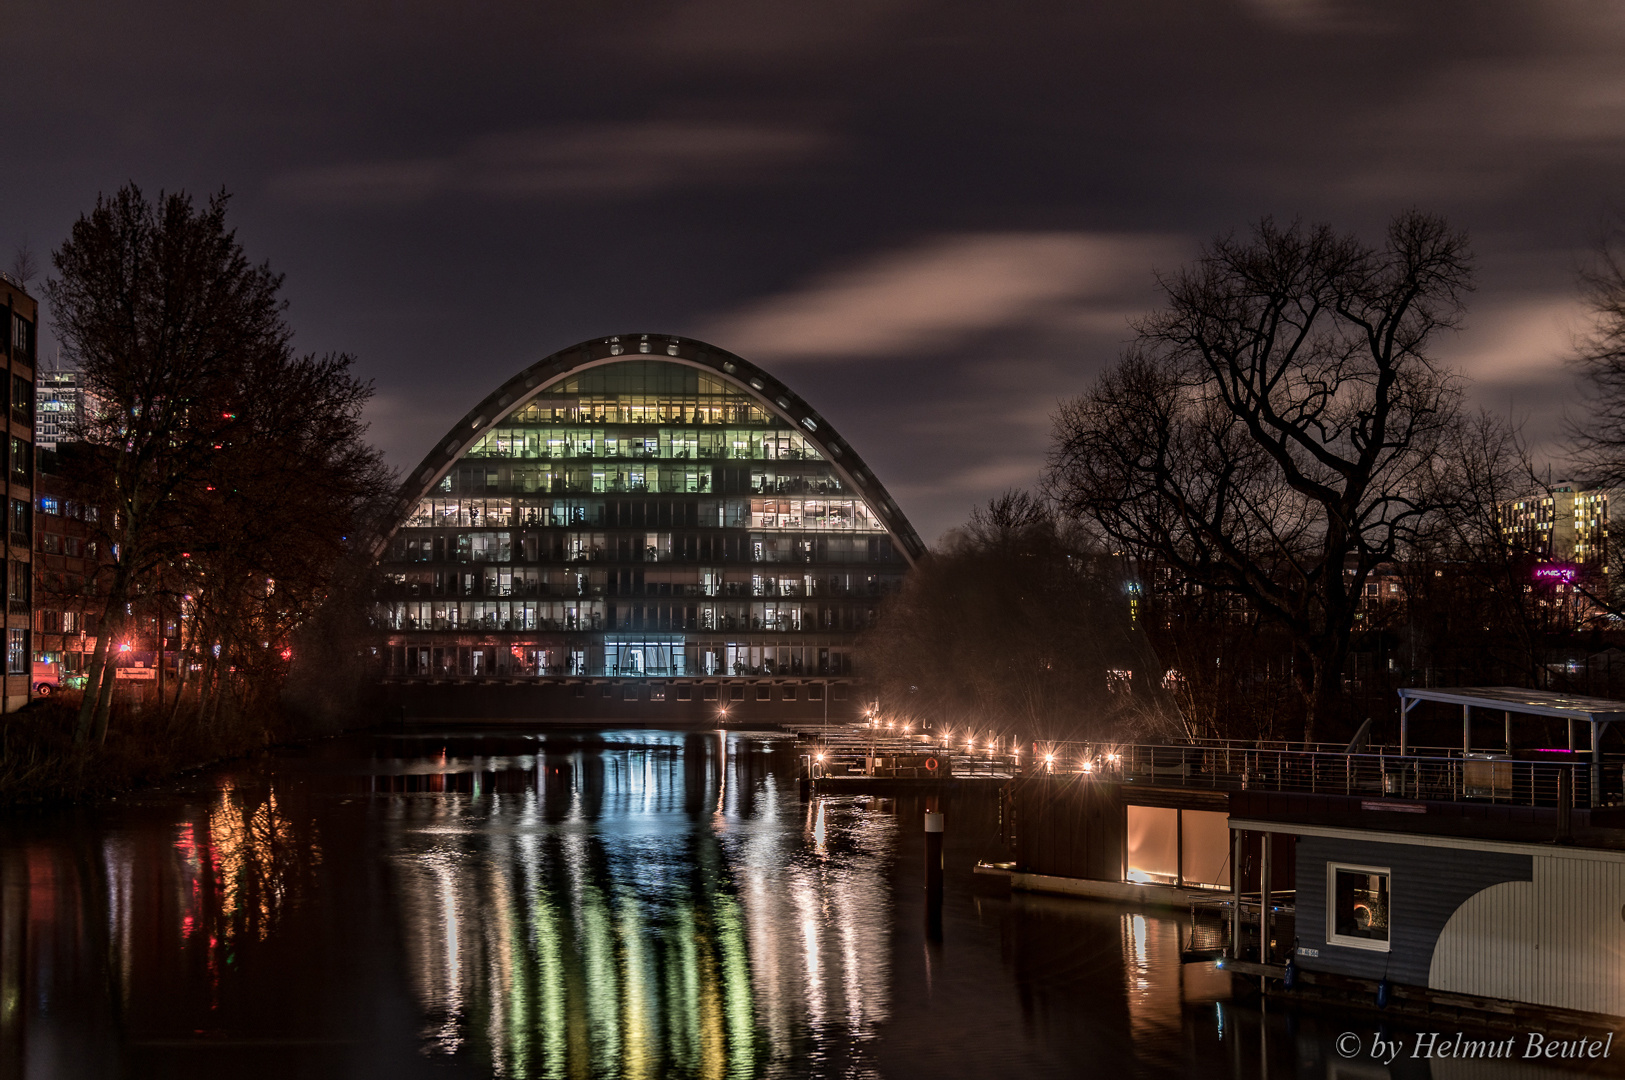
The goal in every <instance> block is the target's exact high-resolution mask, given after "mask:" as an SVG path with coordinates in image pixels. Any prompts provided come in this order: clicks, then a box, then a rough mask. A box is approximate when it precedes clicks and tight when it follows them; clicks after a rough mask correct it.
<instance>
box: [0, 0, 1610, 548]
mask: <svg viewBox="0 0 1625 1080" xmlns="http://www.w3.org/2000/svg"><path fill="white" fill-rule="evenodd" d="M0 41H3V42H4V46H5V47H4V49H3V50H0V53H3V60H0V71H3V72H4V86H5V99H6V108H5V120H4V137H3V139H0V145H3V147H4V164H3V166H0V211H3V212H0V266H3V265H9V263H10V261H11V255H12V252H13V250H14V249H15V248H16V247H17V246H18V245H19V244H21V243H22V242H24V241H25V240H26V241H27V242H28V243H30V244H31V245H32V246H33V247H34V248H35V249H36V250H37V251H39V252H40V253H42V254H45V253H48V252H49V250H50V249H51V248H54V247H55V246H56V245H57V244H58V243H59V242H60V241H61V240H62V238H63V237H64V236H65V235H66V233H67V230H68V228H69V227H70V225H71V224H72V222H73V220H74V219H75V217H76V216H77V215H78V214H80V213H81V212H83V211H85V210H86V209H88V208H89V207H90V206H91V205H92V204H93V203H94V201H95V198H96V195H97V193H98V192H110V191H112V190H114V189H116V188H117V187H119V186H120V185H122V184H123V183H125V182H126V181H129V180H134V181H135V182H137V183H138V184H140V185H141V186H142V187H144V188H146V189H148V190H149V192H152V193H156V192H157V191H158V190H159V189H161V188H164V189H175V188H185V189H188V190H190V191H193V192H195V193H199V194H204V193H207V192H209V191H212V190H218V189H219V188H221V187H224V188H225V189H227V190H228V191H230V192H231V193H232V194H233V196H234V198H233V204H232V205H233V219H234V221H235V223H236V225H237V227H238V235H239V238H240V240H241V241H242V242H243V244H244V245H245V247H246V248H247V250H248V252H249V254H250V256H251V257H253V258H255V259H268V260H270V262H271V264H272V266H273V267H274V268H275V269H277V270H279V271H281V272H284V273H285V274H286V275H287V289H286V291H287V295H288V297H289V299H290V300H291V302H292V307H291V310H290V313H289V317H290V321H291V323H292V325H293V326H294V328H295V330H296V332H297V343H298V345H299V347H300V348H301V349H304V350H307V351H315V352H326V351H329V350H344V351H348V352H352V353H354V354H356V356H357V357H358V358H359V364H360V370H361V372H362V374H363V375H364V376H365V377H367V378H370V379H373V380H375V381H376V384H377V388H378V396H377V398H376V401H375V403H374V406H373V409H372V413H371V419H372V436H373V437H374V438H375V440H376V441H377V442H378V444H379V445H380V446H382V447H383V448H384V450H385V451H386V453H387V454H388V457H389V460H390V461H391V463H392V464H394V465H395V466H397V467H399V468H401V469H402V470H403V471H404V470H405V469H407V468H410V467H411V466H412V465H414V464H415V463H416V462H417V461H418V460H419V459H420V458H421V457H422V456H423V455H424V454H425V453H427V452H428V450H429V449H430V447H431V446H432V445H433V444H434V442H435V441H436V440H437V439H438V438H439V437H440V436H441V435H443V434H444V432H445V430H446V429H447V428H448V427H449V426H450V425H451V423H452V422H453V421H455V420H456V419H457V418H458V417H460V416H461V415H462V414H463V413H464V412H465V411H466V410H467V409H469V408H470V407H471V406H472V405H473V404H474V403H476V402H477V401H479V400H480V399H481V398H482V397H484V396H485V395H486V394H487V393H488V392H489V391H490V390H492V389H493V388H495V386H496V385H497V384H498V383H500V382H501V381H502V380H504V379H505V378H507V377H508V376H509V375H511V374H513V373H514V372H516V371H517V370H519V369H520V368H522V367H524V366H525V365H527V364H529V363H531V362H533V361H535V360H537V359H540V358H541V357H542V356H545V355H546V354H548V353H550V352H552V351H554V350H556V349H559V348H563V347H565V346H567V345H572V344H574V343H576V342H578V341H581V340H583V339H586V338H590V337H596V336H600V335H607V334H613V333H627V332H673V333H680V334H688V335H693V336H697V337H701V338H704V339H706V340H709V341H711V342H713V343H715V344H717V345H719V346H722V347H724V348H727V349H730V350H732V351H734V352H737V353H740V354H741V355H743V356H745V357H747V358H748V359H750V360H753V361H755V362H757V363H759V364H761V365H762V366H764V367H766V368H767V369H768V370H770V371H773V372H774V373H775V374H777V375H779V376H781V377H782V378H783V379H784V380H785V381H786V382H788V383H789V384H790V385H791V386H792V387H794V388H795V389H796V390H797V391H798V392H799V393H800V394H801V395H802V396H803V397H805V398H806V399H807V400H808V401H809V402H810V403H811V404H812V405H813V406H814V407H815V408H817V409H819V410H820V411H821V412H823V413H824V415H825V416H827V417H828V418H829V419H830V420H831V421H832V422H833V423H834V424H835V425H836V427H837V428H838V429H839V430H840V431H841V432H842V434H844V435H845V436H846V438H847V439H848V440H849V441H850V442H851V443H852V444H853V445H854V447H855V448H856V449H857V450H858V452H859V453H860V454H862V455H863V456H864V457H865V458H866V459H867V460H868V462H869V464H870V465H871V466H872V467H873V468H874V469H875V471H876V472H877V473H878V475H879V476H880V478H881V479H882V481H883V482H884V483H885V484H886V485H887V486H888V487H889V488H890V490H891V492H892V493H893V495H894V496H896V498H897V499H898V501H899V502H900V503H901V504H902V506H903V508H904V510H905V511H906V512H907V513H908V514H909V515H910V517H911V518H912V520H913V522H914V525H915V526H916V528H917V529H918V531H919V532H920V534H921V535H922V536H923V537H924V538H925V539H926V540H927V541H933V540H935V539H937V538H938V537H939V536H940V535H941V534H942V533H943V532H944V531H945V530H946V529H949V528H951V527H952V526H954V525H955V524H957V523H959V522H961V521H962V520H963V519H964V518H965V517H966V515H967V514H968V513H969V511H970V509H971V507H973V506H974V505H976V504H977V503H978V502H981V501H983V500H985V499H986V498H988V497H989V496H990V495H993V494H996V493H997V492H999V491H1000V490H1003V489H1004V488H1006V487H1009V486H1018V485H1029V484H1032V483H1033V482H1034V481H1035V480H1036V479H1037V476H1038V473H1039V470H1040V468H1041V465H1042V461H1043V456H1044V451H1045V448H1046V445H1047V443H1048V438H1049V418H1050V415H1051V413H1052V412H1053V410H1054V407H1055V405H1056V403H1057V402H1058V401H1059V400H1060V399H1061V398H1063V397H1065V396H1068V395H1072V394H1075V393H1077V392H1079V391H1081V390H1082V389H1084V388H1085V387H1086V386H1087V385H1088V383H1089V380H1090V378H1091V376H1092V374H1093V373H1094V372H1096V371H1098V370H1099V369H1100V368H1101V367H1102V366H1103V365H1105V364H1106V363H1108V362H1110V361H1111V360H1112V359H1113V357H1114V356H1115V355H1116V354H1117V352H1118V351H1119V349H1120V348H1121V347H1122V344H1123V342H1124V341H1125V340H1126V338H1127V337H1128V334H1129V331H1128V329H1127V325H1126V322H1127V319H1128V318H1129V317H1130V316H1131V315H1132V314H1133V313H1135V312H1136V311H1140V310H1144V309H1145V308H1146V307H1147V306H1148V305H1150V304H1153V303H1154V302H1155V299H1156V286H1155V279H1154V272H1155V270H1156V269H1158V268H1162V269H1165V270H1166V269H1170V268H1173V267H1177V266H1178V265H1179V264H1180V263H1182V262H1183V261H1185V260H1187V259H1188V258H1190V257H1191V256H1192V255H1193V254H1194V253H1195V252H1196V250H1197V247H1198V245H1199V244H1200V243H1201V242H1202V241H1203V240H1204V239H1207V238H1209V237H1211V236H1212V235H1213V234H1214V233H1216V232H1220V231H1223V230H1228V229H1244V228H1245V227H1246V225H1247V224H1248V223H1249V222H1250V221H1252V220H1255V219H1257V218H1258V217H1259V216H1261V215H1264V214H1273V215H1275V216H1276V217H1277V218H1292V217H1294V216H1302V217H1304V218H1307V219H1311V220H1317V221H1318V220H1326V221H1330V222H1332V223H1333V224H1336V225H1338V226H1340V227H1344V228H1349V229H1356V230H1360V231H1362V232H1365V233H1366V234H1367V235H1369V236H1371V237H1373V238H1376V237H1377V236H1378V235H1379V232H1380V229H1381V227H1382V225H1383V224H1384V223H1385V222H1386V221H1387V220H1388V219H1389V218H1390V217H1391V216H1392V215H1393V214H1394V213H1395V212H1396V211H1398V210H1400V209H1403V208H1407V207H1412V206H1415V207H1420V208H1422V209H1425V210H1429V211H1435V212H1438V213H1442V214H1444V215H1445V216H1447V217H1448V218H1449V219H1451V221H1452V222H1453V223H1455V224H1457V225H1459V226H1461V227H1464V228H1466V229H1467V230H1469V231H1470V233H1471V235H1472V237H1473V242H1474V248H1475V250H1476V252H1477V254H1478V260H1479V275H1480V276H1479V281H1480V288H1479V291H1478V293H1477V295H1476V296H1475V297H1474V298H1473V302H1472V309H1471V313H1470V320H1469V324H1468V328H1467V329H1466V331H1464V332H1463V333H1461V334H1459V335H1456V336H1454V337H1453V338H1451V339H1450V340H1449V341H1447V342H1445V343H1444V347H1443V349H1442V350H1441V351H1442V352H1443V353H1444V355H1446V356H1447V357H1448V358H1449V359H1450V360H1451V362H1453V363H1454V364H1455V365H1456V366H1457V367H1458V368H1459V369H1460V370H1461V371H1462V372H1463V373H1464V374H1466V375H1468V376H1470V377H1471V379H1472V380H1473V386H1474V391H1473V393H1474V397H1475V400H1476V401H1477V402H1478V403H1479V404H1481V405H1482V406H1484V407H1486V408H1489V409H1492V410H1494V411H1497V412H1501V413H1507V412H1509V411H1510V412H1511V413H1512V414H1513V415H1515V416H1516V417H1518V418H1520V419H1524V420H1526V421H1527V423H1528V425H1529V430H1530V432H1531V433H1532V435H1533V436H1534V437H1535V438H1536V439H1537V441H1539V442H1541V443H1542V445H1543V446H1544V447H1545V448H1546V451H1547V452H1548V453H1552V452H1554V451H1555V450H1556V449H1557V437H1558V436H1559V435H1560V434H1561V428H1562V418H1563V413H1564V410H1565V408H1567V409H1569V410H1570V411H1571V412H1572V411H1573V410H1574V408H1575V407H1576V404H1577V401H1578V398H1577V396H1576V395H1575V392H1574V389H1573V387H1572V385H1571V382H1570V380H1569V378H1568V375H1567V373H1566V370H1565V368H1564V356H1565V354H1566V352H1567V351H1568V350H1569V348H1570V344H1571V341H1572V338H1573V335H1574V334H1575V333H1577V332H1579V331H1582V330H1583V329H1584V317H1583V315H1584V312H1583V308H1582V307H1581V306H1580V304H1579V302H1578V299H1577V293H1576V289H1575V284H1574V274H1575V269H1576V267H1577V266H1578V265H1579V264H1580V263H1581V262H1582V261H1583V260H1584V259H1585V257H1586V253H1587V251H1588V250H1589V249H1590V248H1591V246H1592V245H1593V244H1594V243H1595V241H1596V239H1597V237H1598V236H1599V235H1600V233H1601V231H1602V229H1603V227H1604V225H1605V223H1606V222H1607V220H1608V218H1609V215H1610V214H1617V213H1618V212H1619V211H1620V210H1621V209H1622V208H1625V182H1622V178H1625V168H1622V165H1625V7H1621V6H1620V5H1616V4H1612V3H1605V2H1602V0H1586V2H1575V3H1564V2H1559V0H1538V2H1529V3H1518V4H1511V3H1496V2H1489V0H1472V2H1464V3H1443V2H1440V3H1435V2H1429V3H1425V4H1417V3H1415V2H1414V0H1411V2H1399V3H1389V4H1355V3H1347V4H1344V3H1333V2H1323V3H1321V2H1313V0H1252V2H1229V3H1224V2H1204V0H1181V2H1178V3H1171V2H1164V0H1126V2H1113V3H1081V2H1078V0H1071V2H1066V3H1041V2H1026V3H1017V4H997V3H990V2H988V0H965V2H947V3H944V2H931V0H688V2H674V0H668V2H661V3H647V2H633V0H552V2H548V0H540V2H521V0H504V2H479V0H462V2H457V3H446V2H444V0H441V2H438V3H419V2H414V0H398V2H393V3H390V2H382V0H373V2H360V0H354V2H348V3H346V2H342V0H326V2H323V3H306V2H300V0H280V2H277V3H267V2H261V0H233V2H232V3H230V4H218V3H205V2H201V0H199V2H193V3H182V2H165V0H145V2H143V3H140V4H129V3H122V2H120V3H115V2H112V0H101V2H82V3H81V2H75V0H44V2H36V0H20V2H19V0H9V2H8V3H7V4H5V6H4V9H3V10H0ZM38 284H39V283H37V282H36V286H35V291H36V292H38V291H40V290H39V287H38ZM51 348H52V345H51V343H50V338H49V335H48V334H47V335H46V337H45V341H44V350H45V352H46V355H47V357H49V353H50V350H51Z"/></svg>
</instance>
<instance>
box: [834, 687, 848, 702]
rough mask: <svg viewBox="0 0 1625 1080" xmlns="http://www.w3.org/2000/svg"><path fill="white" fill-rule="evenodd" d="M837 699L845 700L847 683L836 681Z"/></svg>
mask: <svg viewBox="0 0 1625 1080" xmlns="http://www.w3.org/2000/svg"><path fill="white" fill-rule="evenodd" d="M835 700H836V701H845V700H846V684H845V683H836V684H835Z"/></svg>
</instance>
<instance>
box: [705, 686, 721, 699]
mask: <svg viewBox="0 0 1625 1080" xmlns="http://www.w3.org/2000/svg"><path fill="white" fill-rule="evenodd" d="M719 689H720V687H718V686H716V685H715V684H713V685H710V686H707V687H705V689H704V690H702V691H701V696H702V697H703V698H704V699H705V700H706V701H715V700H716V699H717V690H719Z"/></svg>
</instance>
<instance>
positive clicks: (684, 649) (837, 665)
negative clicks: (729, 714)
mask: <svg viewBox="0 0 1625 1080" xmlns="http://www.w3.org/2000/svg"><path fill="white" fill-rule="evenodd" d="M389 669H390V674H392V675H395V676H406V677H419V678H457V677H471V678H477V677H481V676H501V677H517V676H533V677H541V676H577V677H599V678H650V677H657V678H661V677H664V678H671V677H677V678H703V677H706V676H716V677H729V676H732V677H736V678H737V677H753V676H754V677H759V678H760V677H775V676H798V675H824V676H841V675H850V674H851V673H852V651H851V649H850V647H838V646H834V645H822V644H810V645H787V644H780V645H762V644H753V643H749V642H740V641H716V642H682V641H678V642H670V641H647V640H644V641H639V640H625V641H617V642H611V643H607V644H604V645H596V644H594V645H592V646H587V647H579V648H578V647H571V646H566V645H547V644H543V643H540V642H536V643H528V644H523V645H512V646H498V645H474V646H466V645H465V646H454V645H446V646H433V645H405V646H401V645H396V646H392V647H391V648H390V649H389ZM661 692H662V693H663V692H664V690H663V689H662V690H661Z"/></svg>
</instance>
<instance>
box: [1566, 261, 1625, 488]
mask: <svg viewBox="0 0 1625 1080" xmlns="http://www.w3.org/2000/svg"><path fill="white" fill-rule="evenodd" d="M1580 289H1581V293H1582V295H1583V296H1584V298H1585V300H1586V303H1587V305H1588V306H1589V307H1590V308H1591V312H1592V316H1593V324H1592V330H1591V333H1590V334H1589V335H1588V336H1587V337H1586V338H1585V339H1584V340H1583V341H1582V342H1581V343H1580V346H1579V349H1578V350H1577V351H1576V355H1575V358H1574V359H1575V366H1576V367H1577V368H1578V369H1579V373H1580V377H1581V380H1582V382H1583V383H1584V384H1585V386H1586V389H1587V393H1586V395H1585V397H1586V401H1587V403H1588V408H1587V409H1586V411H1585V413H1584V415H1583V417H1582V418H1581V419H1580V420H1577V421H1574V422H1572V423H1571V424H1570V428H1569V434H1570V438H1571V439H1572V440H1573V443H1574V448H1575V459H1576V464H1577V465H1578V466H1579V468H1580V470H1581V471H1583V472H1584V473H1586V474H1588V477H1589V479H1591V481H1592V482H1594V483H1597V484H1601V485H1604V486H1608V487H1620V486H1622V485H1625V230H1622V229H1616V230H1615V231H1613V232H1612V233H1610V234H1609V235H1608V236H1606V237H1605V238H1604V239H1603V241H1602V243H1600V244H1599V245H1598V248H1597V254H1596V257H1595V258H1594V259H1593V260H1592V263H1591V265H1590V266H1588V267H1586V268H1585V269H1583V270H1582V271H1581V272H1580Z"/></svg>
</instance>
